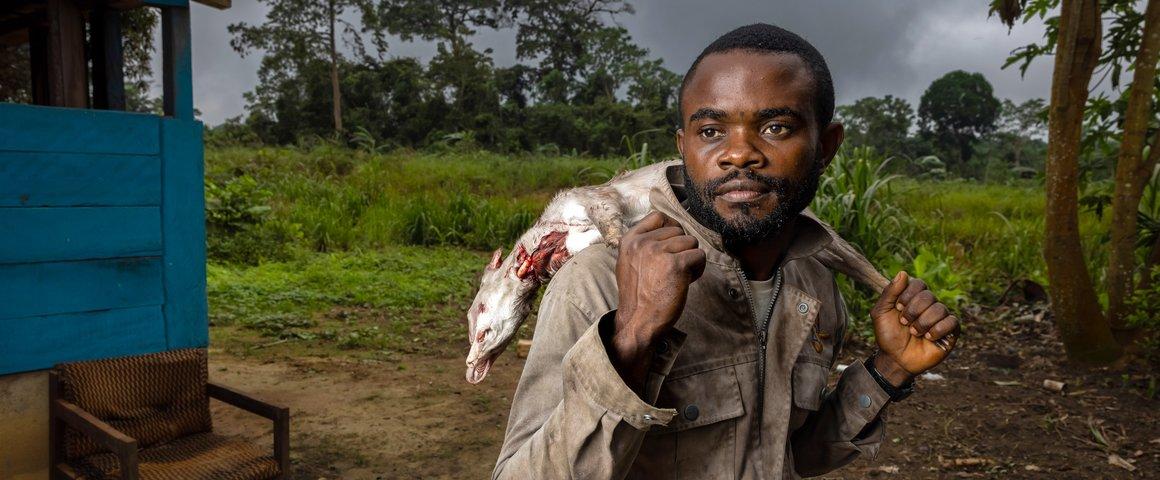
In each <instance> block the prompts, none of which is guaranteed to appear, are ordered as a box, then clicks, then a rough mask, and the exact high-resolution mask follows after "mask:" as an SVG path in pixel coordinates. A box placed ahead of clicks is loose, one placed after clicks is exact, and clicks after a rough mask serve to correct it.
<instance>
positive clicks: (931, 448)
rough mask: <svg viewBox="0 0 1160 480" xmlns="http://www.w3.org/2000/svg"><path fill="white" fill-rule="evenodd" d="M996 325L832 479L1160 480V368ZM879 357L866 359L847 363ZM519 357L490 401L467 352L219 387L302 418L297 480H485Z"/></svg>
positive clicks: (977, 336)
mask: <svg viewBox="0 0 1160 480" xmlns="http://www.w3.org/2000/svg"><path fill="white" fill-rule="evenodd" d="M984 316H985V317H986V318H987V319H986V320H982V319H976V320H975V322H976V325H974V326H972V328H970V329H969V330H968V334H967V335H966V336H965V337H964V342H963V343H962V344H961V348H960V349H959V350H958V351H957V352H956V353H955V356H954V357H952V359H951V360H950V361H948V363H947V364H945V365H944V366H942V367H940V368H939V369H938V370H937V373H939V374H940V375H942V376H943V377H945V379H944V380H940V381H930V380H928V381H924V382H922V384H921V385H920V387H919V391H918V392H917V393H916V394H915V395H914V396H912V397H911V398H910V399H908V400H906V401H905V402H902V403H899V404H897V405H893V406H891V407H890V410H889V424H888V427H887V438H888V441H887V444H885V445H883V447H882V451H881V453H880V455H879V456H878V458H877V459H874V460H870V459H860V460H858V461H856V462H855V463H854V464H852V465H850V466H847V467H846V468H844V469H841V470H838V471H837V472H835V473H833V474H831V475H829V476H827V478H834V479H838V478H851V479H853V478H867V477H873V478H1045V479H1046V478H1052V479H1055V478H1160V413H1158V412H1157V408H1158V407H1160V401H1158V400H1157V396H1156V388H1157V387H1156V378H1157V375H1156V372H1155V366H1154V365H1147V364H1142V363H1137V364H1136V365H1134V366H1130V367H1128V368H1127V369H1126V370H1123V371H1117V372H1115V373H1110V372H1108V371H1104V370H1079V369H1075V368H1062V367H1061V365H1065V363H1066V361H1065V359H1064V356H1063V354H1062V348H1061V346H1060V345H1059V343H1058V341H1057V340H1056V339H1055V335H1054V329H1053V327H1052V326H1051V323H1050V320H1049V319H1045V318H1044V315H1042V314H1041V313H1040V311H1039V310H1036V309H1030V308H1026V307H1023V308H1011V309H999V310H995V311H990V312H987V313H986V314H985V315H984ZM868 352H869V350H868V349H867V348H866V347H864V346H856V347H854V348H851V349H849V353H848V354H847V355H849V358H847V359H846V360H845V361H846V362H849V361H854V360H855V359H856V358H862V357H864V356H865V355H866V354H867V353H868ZM513 353H514V349H513V351H512V352H508V353H506V354H505V355H503V356H502V357H500V359H499V361H498V363H497V365H495V367H494V368H493V369H492V373H491V375H490V376H489V377H488V378H487V380H486V381H485V382H484V383H482V384H480V385H469V384H467V383H466V382H465V381H464V379H463V362H462V359H461V358H459V357H458V356H457V355H456V354H455V353H454V352H448V353H443V354H436V355H426V356H419V355H414V356H404V357H401V358H398V359H395V360H392V361H390V362H386V361H373V360H356V359H350V358H348V357H344V356H341V355H335V356H333V357H329V358H317V357H313V358H290V357H281V356H279V355H277V354H260V355H250V356H245V357H242V356H237V355H234V354H231V353H225V352H222V351H217V350H211V365H210V377H211V379H213V380H215V381H220V382H223V383H226V384H229V385H234V386H237V387H239V388H240V389H242V390H244V391H249V392H251V393H254V394H257V395H259V396H261V397H263V398H266V399H269V400H271V401H274V402H277V403H281V404H284V405H288V406H289V407H290V408H291V410H292V443H291V444H292V451H293V454H292V458H293V462H294V463H293V470H294V471H293V472H292V475H291V478H295V479H310V480H315V479H320V478H327V479H332V478H350V479H379V478H382V479H451V478H456V479H458V478H464V479H478V478H488V477H489V476H490V473H491V469H492V467H493V466H494V463H495V459H496V456H497V455H498V452H499V445H500V442H501V441H502V439H503V429H504V427H505V425H506V419H507V414H508V410H509V408H510V405H511V404H510V398H511V394H512V392H513V391H514V389H515V384H516V382H517V381H518V378H519V373H520V369H521V368H522V364H523V360H520V359H518V358H516V357H515V355H514V354H513ZM1044 379H1052V380H1059V381H1063V382H1066V383H1067V384H1068V392H1069V393H1068V394H1066V395H1062V394H1059V393H1053V392H1050V391H1048V390H1046V389H1044V388H1043V387H1042V383H1043V380H1044ZM214 414H215V420H216V425H217V428H218V429H220V430H222V431H224V432H228V433H232V434H236V435H240V436H245V437H249V438H254V439H256V441H264V442H267V443H268V441H269V440H268V438H269V437H268V433H269V427H268V426H267V425H266V423H265V422H264V420H262V419H259V418H256V417H251V416H247V415H246V414H244V413H242V412H240V411H237V410H233V409H231V408H230V407H228V406H224V405H221V404H215V405H214ZM1113 455H1114V457H1113ZM1109 459H1111V460H1109Z"/></svg>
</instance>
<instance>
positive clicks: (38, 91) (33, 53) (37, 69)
mask: <svg viewBox="0 0 1160 480" xmlns="http://www.w3.org/2000/svg"><path fill="white" fill-rule="evenodd" d="M28 61H29V66H30V67H31V68H30V70H32V72H31V73H32V103H33V104H34V105H50V104H51V103H52V102H51V100H49V98H48V90H49V88H48V27H32V28H29V29H28Z"/></svg>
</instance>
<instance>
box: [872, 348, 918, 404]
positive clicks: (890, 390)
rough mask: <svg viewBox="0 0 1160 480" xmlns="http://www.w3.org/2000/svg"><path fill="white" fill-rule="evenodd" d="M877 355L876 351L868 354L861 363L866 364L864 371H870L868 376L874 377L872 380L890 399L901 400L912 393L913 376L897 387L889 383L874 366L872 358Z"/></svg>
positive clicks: (893, 400) (892, 400)
mask: <svg viewBox="0 0 1160 480" xmlns="http://www.w3.org/2000/svg"><path fill="white" fill-rule="evenodd" d="M877 356H878V351H875V352H874V353H872V354H870V358H867V359H866V361H865V362H863V364H864V365H866V371H868V372H870V376H871V377H873V378H874V381H875V382H878V386H880V387H882V390H883V391H885V392H886V394H887V395H889V396H890V401H891V402H898V401H902V400H903V399H905V398H906V397H909V396H910V394H912V393H914V379H913V378H912V379H910V380H909V381H907V382H906V383H904V384H902V385H901V386H898V387H895V386H894V385H891V384H890V382H889V381H888V380H886V378H885V377H883V376H882V374H881V373H879V372H878V369H876V368H874V358H875V357H877Z"/></svg>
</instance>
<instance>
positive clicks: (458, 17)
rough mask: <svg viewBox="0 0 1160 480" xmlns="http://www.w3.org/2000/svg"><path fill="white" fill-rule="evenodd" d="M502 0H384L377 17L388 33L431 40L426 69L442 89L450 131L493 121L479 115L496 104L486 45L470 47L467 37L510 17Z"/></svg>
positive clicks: (404, 37) (482, 114) (486, 114)
mask: <svg viewBox="0 0 1160 480" xmlns="http://www.w3.org/2000/svg"><path fill="white" fill-rule="evenodd" d="M502 6H503V2H502V0H385V1H383V2H382V3H381V4H380V5H379V12H380V13H379V15H378V18H380V19H381V22H382V24H383V25H384V26H385V27H386V28H387V29H388V30H389V31H390V32H392V33H394V34H397V35H399V37H400V38H402V39H403V40H406V41H412V40H414V39H416V38H419V39H423V40H427V41H434V42H437V47H436V48H437V53H436V55H435V58H433V59H432V60H431V63H430V65H429V67H428V71H429V73H430V75H431V77H432V78H431V79H432V81H433V83H434V86H435V88H437V89H438V90H440V91H445V93H446V94H447V96H448V97H449V99H448V100H449V102H448V103H449V104H450V106H451V110H450V111H451V118H447V119H446V120H447V121H446V124H447V125H446V127H449V128H450V129H452V130H453V131H458V130H464V129H470V128H472V126H473V125H474V124H482V126H485V127H486V126H490V125H491V124H493V123H494V122H489V121H486V120H483V119H482V118H481V116H489V115H494V112H496V111H497V110H498V109H499V98H498V93H497V91H496V88H495V84H494V83H493V82H488V81H485V80H484V79H490V78H493V76H494V74H493V72H492V69H493V67H492V62H491V57H490V56H488V55H489V54H490V53H491V51H490V50H489V51H486V52H482V53H481V52H478V51H476V50H475V49H474V48H473V47H472V45H471V42H470V41H469V40H468V38H469V37H470V36H472V35H474V34H475V33H476V32H477V31H478V30H479V29H480V28H500V27H502V26H505V25H507V24H508V23H509V22H510V18H509V17H508V16H507V15H506V14H505V13H504V10H503V9H502Z"/></svg>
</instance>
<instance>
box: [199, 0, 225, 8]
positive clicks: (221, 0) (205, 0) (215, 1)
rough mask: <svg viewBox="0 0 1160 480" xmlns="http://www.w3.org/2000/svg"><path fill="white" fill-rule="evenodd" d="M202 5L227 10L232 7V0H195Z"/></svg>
mask: <svg viewBox="0 0 1160 480" xmlns="http://www.w3.org/2000/svg"><path fill="white" fill-rule="evenodd" d="M193 1H195V2H197V3H200V4H202V5H207V6H210V7H213V8H216V9H218V10H225V9H227V8H230V3H231V2H230V0H193Z"/></svg>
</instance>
